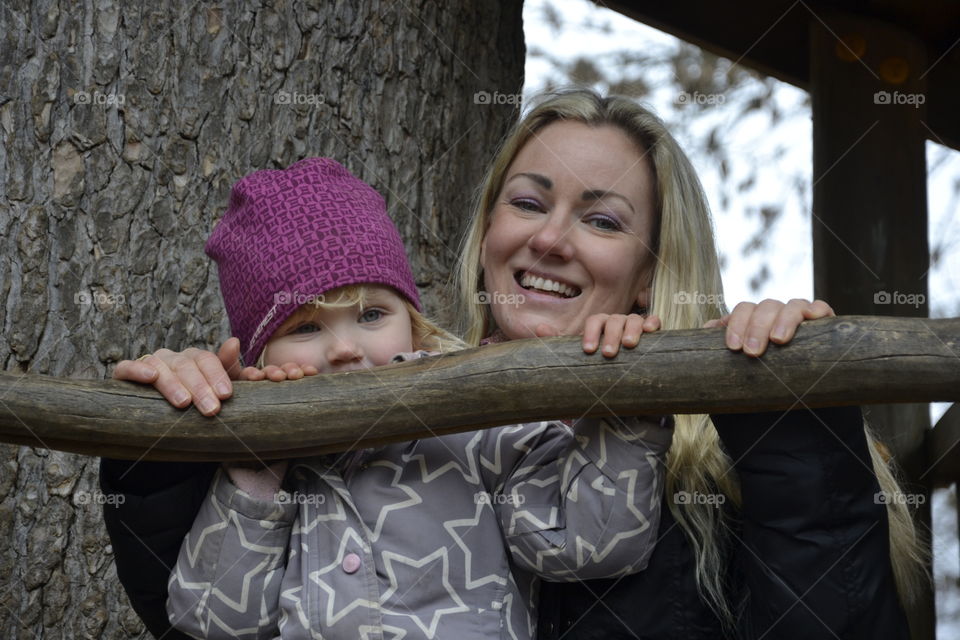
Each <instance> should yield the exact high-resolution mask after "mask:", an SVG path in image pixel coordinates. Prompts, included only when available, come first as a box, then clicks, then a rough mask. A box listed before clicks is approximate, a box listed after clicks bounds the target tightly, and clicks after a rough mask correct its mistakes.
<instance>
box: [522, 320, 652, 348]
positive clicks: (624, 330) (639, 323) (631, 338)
mask: <svg viewBox="0 0 960 640" xmlns="http://www.w3.org/2000/svg"><path fill="white" fill-rule="evenodd" d="M659 329H660V318H659V317H658V316H641V315H638V314H636V313H631V314H630V315H623V314H622V313H615V314H612V315H611V314H609V313H597V314H594V315H592V316H590V317H589V318H587V321H586V322H585V323H584V325H583V351H584V353H594V352H595V351H596V350H597V347H598V346H599V345H600V337H601V335H602V336H603V348H602V349H601V352H602V353H603V355H604V356H606V357H608V358H612V357H614V356H615V355H617V353H619V352H620V345H623V346H624V347H626V348H628V349H633V348H634V347H635V346H637V343H639V342H640V335H641V334H642V333H643V332H645V331H646V332H647V333H650V332H653V331H657V330H659ZM536 334H537V336H539V337H541V338H543V337H546V336H553V335H557V333H556V331H554V330H553V329H552V328H551V327H548V326H547V325H545V324H544V325H540V326H539V327H537V330H536Z"/></svg>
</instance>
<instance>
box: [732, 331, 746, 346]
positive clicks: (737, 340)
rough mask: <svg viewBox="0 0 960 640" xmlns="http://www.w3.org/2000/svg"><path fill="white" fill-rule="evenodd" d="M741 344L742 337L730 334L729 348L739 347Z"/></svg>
mask: <svg viewBox="0 0 960 640" xmlns="http://www.w3.org/2000/svg"><path fill="white" fill-rule="evenodd" d="M742 346H743V338H741V337H740V336H739V335H737V334H735V333H731V334H730V348H731V349H739V348H740V347H742Z"/></svg>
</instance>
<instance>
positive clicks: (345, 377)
mask: <svg viewBox="0 0 960 640" xmlns="http://www.w3.org/2000/svg"><path fill="white" fill-rule="evenodd" d="M721 334H722V330H721V329H697V330H687V331H662V332H658V333H655V334H649V335H645V336H644V337H643V339H642V341H641V343H640V345H638V346H637V347H636V348H635V349H632V350H624V351H622V352H621V353H620V355H618V356H617V357H616V358H613V359H605V358H604V357H602V356H600V355H596V354H595V355H586V354H584V353H583V351H582V348H581V346H580V341H579V339H577V338H551V339H546V340H519V341H514V342H509V343H504V344H497V345H489V346H485V347H480V348H478V349H471V350H468V351H463V352H459V353H450V354H445V355H442V356H437V357H433V358H425V359H421V360H416V361H413V362H408V363H404V364H400V365H395V366H390V367H383V368H378V369H375V370H366V371H354V372H350V373H344V374H338V375H323V376H316V377H313V378H305V379H303V380H298V381H292V382H285V383H282V384H275V383H270V382H246V383H236V384H235V392H234V395H235V397H234V398H233V399H231V400H229V401H227V402H226V403H225V404H224V406H223V409H222V411H221V414H220V415H219V416H218V417H216V418H206V417H203V416H202V415H200V414H199V413H198V412H197V411H196V410H194V409H188V410H186V411H180V410H177V409H174V408H173V407H171V406H169V405H168V404H167V402H166V401H165V400H163V399H162V398H161V397H160V396H159V394H158V393H157V392H156V391H154V390H153V389H152V388H148V387H143V386H140V385H135V384H132V383H126V382H116V381H89V380H65V379H56V378H49V377H44V376H32V375H20V376H18V375H15V374H2V375H0V440H2V441H5V442H12V443H17V444H27V445H32V446H37V447H45V448H54V449H62V450H65V451H72V452H76V453H85V454H90V455H101V456H111V457H122V458H131V459H148V460H248V459H254V458H262V459H273V458H288V457H294V456H303V455H308V454H316V453H321V452H327V451H341V450H347V449H354V448H360V447H368V446H371V445H375V444H382V443H384V442H390V441H403V440H409V439H413V438H421V437H428V436H431V435H440V434H444V433H451V432H455V431H467V430H473V429H478V428H484V427H490V426H495V425H500V424H512V423H516V422H522V421H531V420H542V419H548V418H579V417H581V416H610V415H640V414H662V413H730V412H741V411H751V410H753V411H759V410H772V409H798V408H804V407H820V406H834V405H843V404H863V403H869V402H876V401H878V400H880V399H884V400H888V401H902V402H906V401H916V400H927V401H933V400H937V401H941V400H956V399H960V357H958V354H960V318H956V319H946V320H925V319H917V318H877V317H844V318H836V319H825V320H818V321H815V322H810V323H807V324H805V325H804V326H801V327H800V329H799V331H798V333H797V336H796V337H795V339H794V340H793V341H792V342H791V343H790V344H789V345H787V346H784V347H777V346H773V347H771V349H770V350H769V351H768V352H767V354H765V355H764V356H763V357H762V358H760V359H755V358H749V357H747V356H745V355H743V354H740V353H734V352H731V351H729V350H728V349H727V348H726V347H725V346H724V343H723V338H722V335H721Z"/></svg>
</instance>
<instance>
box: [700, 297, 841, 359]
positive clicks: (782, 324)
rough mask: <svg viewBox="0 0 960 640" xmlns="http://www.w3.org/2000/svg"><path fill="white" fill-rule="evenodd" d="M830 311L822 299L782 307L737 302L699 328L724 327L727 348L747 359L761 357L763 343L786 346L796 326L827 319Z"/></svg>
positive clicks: (769, 302)
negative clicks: (804, 322)
mask: <svg viewBox="0 0 960 640" xmlns="http://www.w3.org/2000/svg"><path fill="white" fill-rule="evenodd" d="M835 315H836V314H835V313H834V312H833V309H832V308H831V307H830V305H828V304H827V303H826V302H824V301H823V300H814V301H813V302H810V301H809V300H803V299H800V298H794V299H793V300H791V301H790V302H788V303H786V304H784V303H782V302H780V301H779V300H769V299H768V300H764V301H763V302H761V303H760V304H754V303H752V302H741V303H740V304H738V305H737V306H736V307H734V309H733V313H729V314H727V315H725V316H723V317H722V318H720V319H719V320H708V321H707V322H706V323H705V324H704V325H703V326H704V328H708V327H726V328H727V333H726V342H727V348H729V349H732V350H733V351H740V350H741V349H742V350H743V352H744V353H745V354H747V355H749V356H755V357H756V356H761V355H763V352H764V351H766V349H767V343H768V342H773V343H774V344H786V343H788V342H790V341H791V340H792V339H793V336H794V334H795V333H796V331H797V327H798V326H800V323H801V322H803V321H804V320H816V319H817V318H830V317H833V316H835Z"/></svg>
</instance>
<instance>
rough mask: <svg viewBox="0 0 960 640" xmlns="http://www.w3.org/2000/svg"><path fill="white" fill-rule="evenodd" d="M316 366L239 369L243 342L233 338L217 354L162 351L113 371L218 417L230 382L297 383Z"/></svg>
mask: <svg viewBox="0 0 960 640" xmlns="http://www.w3.org/2000/svg"><path fill="white" fill-rule="evenodd" d="M316 373H317V369H316V367H313V366H306V367H301V366H300V365H298V364H295V363H287V364H285V365H283V366H282V367H278V366H275V365H270V366H267V367H265V368H264V369H263V370H260V369H257V368H256V367H246V368H245V369H241V367H240V340H238V339H237V338H230V339H229V340H227V341H226V342H224V343H223V345H222V346H221V347H220V351H219V352H218V353H216V354H214V353H212V352H210V351H204V350H202V349H192V348H191V349H187V350H185V351H181V352H177V351H170V350H169V349H160V350H158V351H157V352H155V353H152V354H150V355H149V356H148V357H146V358H144V359H143V360H121V361H120V362H118V363H117V366H116V368H115V369H114V370H113V378H114V379H115V380H130V381H132V382H139V383H141V384H150V385H153V386H154V388H156V389H157V391H159V392H160V393H161V394H162V395H163V397H164V398H166V399H167V402H169V403H170V404H172V405H173V406H175V407H177V408H178V409H184V408H186V407H189V406H190V404H191V403H193V404H195V405H197V410H198V411H199V412H200V413H202V414H203V415H205V416H213V415H216V414H217V413H218V412H219V411H220V402H221V401H222V400H226V399H227V398H229V397H230V396H231V395H232V394H233V385H232V384H231V383H230V381H231V380H255V381H256V380H265V379H269V380H273V381H274V382H280V381H281V380H296V379H298V378H302V377H303V376H305V375H308V376H309V375H315V374H316Z"/></svg>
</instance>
